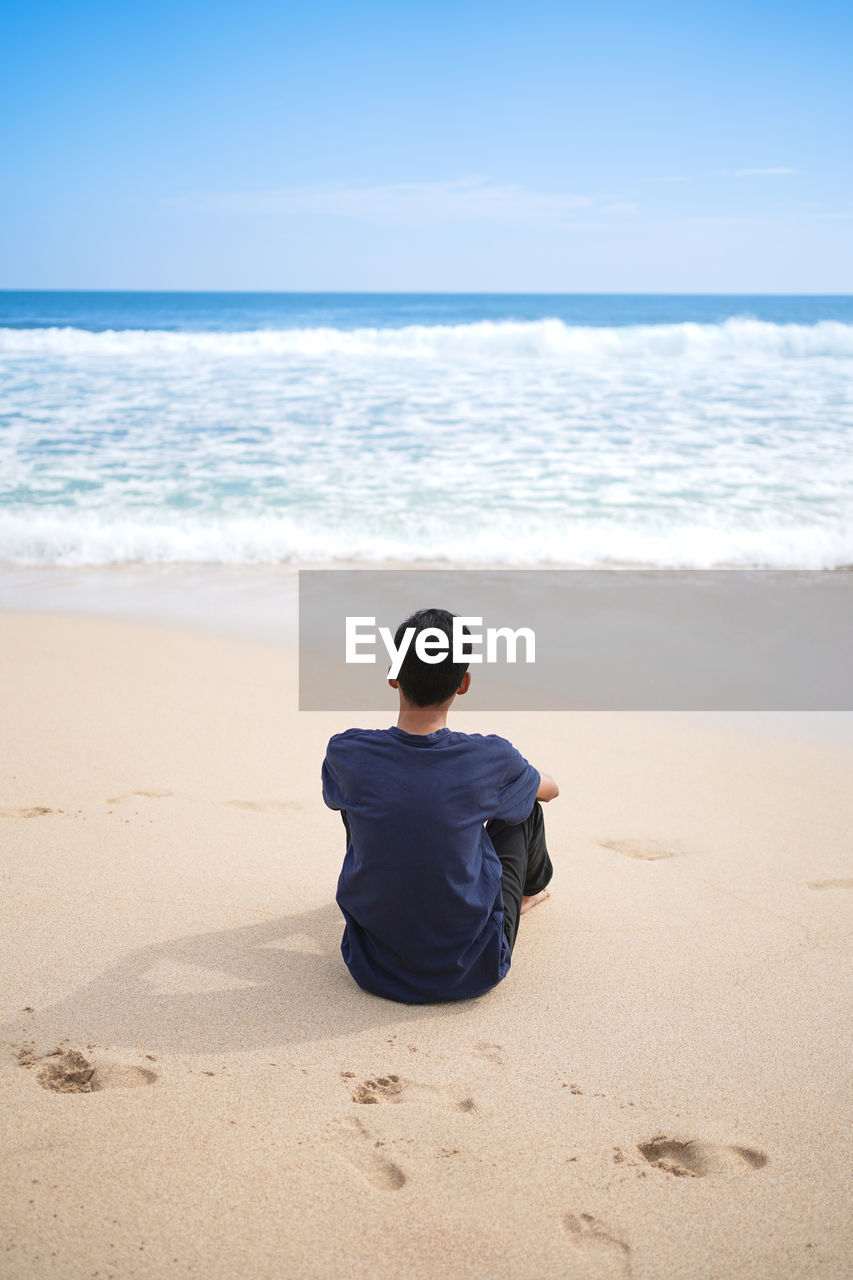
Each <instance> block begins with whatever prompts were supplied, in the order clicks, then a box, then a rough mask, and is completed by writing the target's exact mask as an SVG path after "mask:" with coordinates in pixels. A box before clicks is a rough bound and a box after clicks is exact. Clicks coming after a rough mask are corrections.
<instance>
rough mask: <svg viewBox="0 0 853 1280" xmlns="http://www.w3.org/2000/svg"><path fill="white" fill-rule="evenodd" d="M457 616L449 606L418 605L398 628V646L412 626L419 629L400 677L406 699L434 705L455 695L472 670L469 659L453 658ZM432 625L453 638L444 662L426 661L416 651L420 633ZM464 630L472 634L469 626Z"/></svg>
mask: <svg viewBox="0 0 853 1280" xmlns="http://www.w3.org/2000/svg"><path fill="white" fill-rule="evenodd" d="M454 616H455V615H454V614H452V613H448V611H447V609H418V611H417V613H413V614H412V616H411V617H410V618H406V620H405V622H401V623H400V625H399V627H398V628H397V633H396V635H395V636H394V644H395V646H396V648H397V649H398V650H399V648H400V645H401V644H402V642H403V636H404V635H405V633H406V631H407V630H408V628H409V627H414V629H415V634H414V635H413V636H412V640H411V643H410V645H409V647H408V649H407V650H406V656H405V658H404V659H403V663H402V666H401V667H400V672H399V675H398V676H397V679H398V681H399V683H400V688H401V689H402V691H403V696H404V697H405V698H406V701H407V702H412V703H414V705H415V706H416V707H433V706H437V705H438V704H439V703H442V702H446V701H447V699H448V698H452V697H453V695H454V694H455V693H456V691H457V689H458V688H459V686H460V684H461V683H462V680H463V678H464V676H465V672H466V671H467V670H468V663H467V662H454V661H453V618H454ZM429 628H434V629H435V630H436V631H440V632H442V633H443V634H444V635H446V636H447V638H448V641H449V647H448V651H447V653H445V654H442V657H441V661H440V662H423V661H422V660H421V659H420V658H419V657H418V655H417V653H416V652H415V642H416V641H417V638H418V635H419V634H420V632H421V631H426V630H427V629H429ZM462 634H463V635H470V632H469V630H468V628H467V627H463V628H462Z"/></svg>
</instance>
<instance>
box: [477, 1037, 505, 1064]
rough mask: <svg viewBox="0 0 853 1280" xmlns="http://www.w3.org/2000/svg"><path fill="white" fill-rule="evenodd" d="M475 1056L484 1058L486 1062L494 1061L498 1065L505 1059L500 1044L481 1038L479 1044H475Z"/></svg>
mask: <svg viewBox="0 0 853 1280" xmlns="http://www.w3.org/2000/svg"><path fill="white" fill-rule="evenodd" d="M474 1056H475V1057H477V1058H483V1059H484V1060H485V1061H486V1062H494V1063H495V1064H496V1065H498V1066H500V1064H501V1063H502V1062H503V1060H504V1054H503V1049H502V1048H501V1046H500V1045H499V1044H490V1043H489V1042H488V1041H486V1040H481V1041H480V1042H479V1044H475V1045H474Z"/></svg>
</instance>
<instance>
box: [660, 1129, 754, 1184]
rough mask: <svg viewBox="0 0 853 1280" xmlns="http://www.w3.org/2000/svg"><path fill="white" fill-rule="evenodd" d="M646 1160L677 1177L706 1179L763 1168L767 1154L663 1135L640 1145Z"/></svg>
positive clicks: (744, 1148)
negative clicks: (684, 1140)
mask: <svg viewBox="0 0 853 1280" xmlns="http://www.w3.org/2000/svg"><path fill="white" fill-rule="evenodd" d="M637 1149H638V1150H639V1152H640V1155H641V1156H642V1157H643V1159H644V1160H648V1162H649V1164H650V1165H653V1166H654V1168H655V1169H663V1171H664V1172H665V1173H671V1174H674V1175H675V1177H676V1178H705V1177H707V1176H708V1175H709V1174H730V1175H731V1174H740V1173H749V1172H750V1171H751V1170H753V1169H763V1168H764V1166H765V1165H766V1164H767V1156H766V1155H765V1154H764V1152H763V1151H756V1150H754V1149H753V1148H752V1147H726V1146H717V1145H716V1144H715V1143H713V1142H699V1141H698V1140H696V1139H695V1138H694V1139H691V1140H690V1141H688V1142H679V1141H677V1140H676V1139H675V1138H668V1137H667V1136H666V1135H665V1134H661V1135H660V1136H659V1137H657V1138H652V1140H651V1142H641V1143H639V1144H638V1148H637Z"/></svg>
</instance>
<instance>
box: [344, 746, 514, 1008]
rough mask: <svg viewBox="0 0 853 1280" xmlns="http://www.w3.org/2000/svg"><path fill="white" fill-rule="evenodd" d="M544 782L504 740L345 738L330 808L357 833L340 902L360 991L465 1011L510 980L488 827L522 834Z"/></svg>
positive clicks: (496, 867) (498, 868)
mask: <svg viewBox="0 0 853 1280" xmlns="http://www.w3.org/2000/svg"><path fill="white" fill-rule="evenodd" d="M538 790H539V774H538V773H537V771H536V770H535V769H534V768H533V767H532V766H531V765H529V764H528V763H527V761H526V760H525V759H524V756H522V755H521V754H520V753H519V752H518V751H516V749H515V747H513V746H512V744H511V743H509V742H507V741H506V739H505V738H499V737H497V736H496V735H495V734H490V735H488V736H487V737H485V736H483V735H482V734H479V733H473V734H468V733H454V732H453V731H452V730H450V729H439V730H438V731H437V732H436V733H428V734H411V733H406V732H404V730H402V729H398V728H396V727H394V728H391V729H348V730H347V731H346V733H338V734H336V735H335V736H334V737H333V738H332V739H331V740H330V742H329V745H328V748H327V751H326V759H325V761H324V762H323V799H324V800H325V802H326V804H327V805H328V806H329V808H330V809H343V810H345V811H346V815H347V821H348V823H349V829H350V839H349V841H348V844H347V851H346V856H345V858H344V865H343V868H342V870H341V874H340V878H339V880H338V891H337V902H338V906H339V907H340V908H341V911H342V912H343V915H344V919H345V921H346V926H345V928H344V936H343V941H342V943H341V951H342V952H343V957H344V960H345V961H346V964H347V967H348V968H349V971H350V973H351V974H352V976H353V977H354V978H355V980H356V982H357V983H358V984H359V986H361V987H364V988H365V990H367V991H372V992H374V993H375V994H376V995H380V996H385V997H387V998H388V999H391V1000H402V1001H405V1002H407V1003H409V1004H424V1003H428V1002H430V1001H437V1000H466V999H469V998H471V997H473V996H479V995H482V994H483V992H484V991H488V990H489V988H490V987H493V986H495V984H496V983H498V982H500V980H501V978H503V977H504V976H505V975H506V973H507V971H508V969H509V965H510V949H509V945H508V943H507V940H506V935H505V933H504V928H503V898H502V895H501V864H500V860H499V859H498V856H497V854H496V853H495V851H494V848H493V847H492V842H491V840H490V839H489V837H488V834H487V832H486V830H485V827H484V825H483V824H484V823H485V822H487V821H488V819H489V818H503V819H504V820H505V821H506V822H522V821H523V820H524V819H525V818H526V817H527V816H528V814H529V813H530V811H531V810H532V808H533V804H534V801H535V799H536V792H537V791H538Z"/></svg>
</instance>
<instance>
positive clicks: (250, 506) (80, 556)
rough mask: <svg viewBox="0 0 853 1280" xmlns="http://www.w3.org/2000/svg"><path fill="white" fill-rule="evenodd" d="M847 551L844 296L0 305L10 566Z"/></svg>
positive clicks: (750, 560) (821, 563)
mask: <svg viewBox="0 0 853 1280" xmlns="http://www.w3.org/2000/svg"><path fill="white" fill-rule="evenodd" d="M389 561H390V562H394V563H398V564H401V565H412V566H413V567H415V566H417V565H420V564H425V563H432V564H437V565H441V564H445V563H446V564H467V565H473V566H477V565H510V566H525V565H531V566H536V565H539V566H544V565H554V566H567V567H571V566H577V567H587V568H589V567H607V566H613V565H630V566H649V567H696V568H711V567H722V566H733V567H746V566H756V567H767V568H777V567H778V568H807V569H833V568H840V567H845V566H850V565H853V298H847V297H824V298H818V297H789V298H785V297H716V296H715V297H687V296H672V297H664V296H647V297H643V296H634V295H632V296H612V295H608V296H557V295H554V296H545V295H535V296H521V295H506V296H498V295H481V296H477V295H458V296H453V295H405V294H393V295H378V294H364V295H355V294H342V295H333V294H317V295H306V294H211V293H199V294H177V293H174V294H169V293H161V294H155V293H46V292H37V293H12V292H5V293H0V562H3V563H5V564H6V565H18V566H26V565H30V566H33V565H52V566H98V565H101V566H103V565H115V564H135V565H146V564H191V565H203V564H219V565H278V564H289V565H294V566H296V565H300V564H305V563H314V564H329V565H335V564H337V563H352V562H364V563H366V564H376V563H384V562H389Z"/></svg>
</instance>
